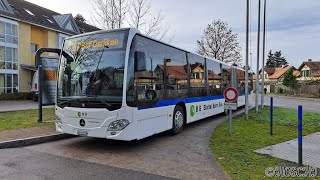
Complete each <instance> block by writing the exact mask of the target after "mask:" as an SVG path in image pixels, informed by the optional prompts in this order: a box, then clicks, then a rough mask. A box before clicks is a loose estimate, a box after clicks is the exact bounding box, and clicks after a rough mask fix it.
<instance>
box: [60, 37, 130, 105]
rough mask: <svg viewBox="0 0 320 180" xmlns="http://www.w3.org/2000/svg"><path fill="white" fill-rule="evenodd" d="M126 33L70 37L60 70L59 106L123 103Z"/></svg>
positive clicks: (65, 47)
mask: <svg viewBox="0 0 320 180" xmlns="http://www.w3.org/2000/svg"><path fill="white" fill-rule="evenodd" d="M126 39H127V37H126V33H125V32H124V31H122V32H113V33H103V34H94V35H88V36H82V37H76V38H71V39H67V40H66V41H65V43H64V47H63V49H62V54H61V59H60V68H59V73H58V76H59V77H58V94H57V105H58V106H59V107H62V108H63V107H65V106H68V107H80V108H100V107H101V108H107V109H109V110H115V109H118V108H120V107H121V102H122V92H123V74H124V64H125V46H126V43H125V41H126Z"/></svg>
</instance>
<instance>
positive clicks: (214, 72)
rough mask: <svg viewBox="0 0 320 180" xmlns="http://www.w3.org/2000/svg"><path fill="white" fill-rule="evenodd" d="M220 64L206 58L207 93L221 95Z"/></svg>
mask: <svg viewBox="0 0 320 180" xmlns="http://www.w3.org/2000/svg"><path fill="white" fill-rule="evenodd" d="M221 68H222V65H221V64H220V63H219V62H216V61H212V60H207V69H208V71H207V72H208V88H209V89H208V95H209V96H217V95H222V91H223V90H222V73H221Z"/></svg>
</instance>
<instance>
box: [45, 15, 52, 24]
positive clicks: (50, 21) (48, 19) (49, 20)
mask: <svg viewBox="0 0 320 180" xmlns="http://www.w3.org/2000/svg"><path fill="white" fill-rule="evenodd" d="M43 17H44V18H46V19H47V21H48V22H49V23H51V24H53V21H52V20H51V19H50V18H49V17H48V16H45V15H43Z"/></svg>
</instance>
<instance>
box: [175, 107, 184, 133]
mask: <svg viewBox="0 0 320 180" xmlns="http://www.w3.org/2000/svg"><path fill="white" fill-rule="evenodd" d="M174 122H175V126H176V129H180V128H181V127H182V125H183V114H182V113H181V112H180V111H177V112H176V114H175V116H174Z"/></svg>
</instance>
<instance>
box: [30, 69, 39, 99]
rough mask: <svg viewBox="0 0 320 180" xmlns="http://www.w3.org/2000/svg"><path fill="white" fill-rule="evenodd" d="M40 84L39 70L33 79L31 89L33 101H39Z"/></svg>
mask: <svg viewBox="0 0 320 180" xmlns="http://www.w3.org/2000/svg"><path fill="white" fill-rule="evenodd" d="M38 82H39V72H38V70H37V71H36V72H35V73H34V75H33V78H32V85H31V86H32V87H31V92H32V97H33V101H34V102H37V101H38V94H39V93H38V88H39V86H38Z"/></svg>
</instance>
